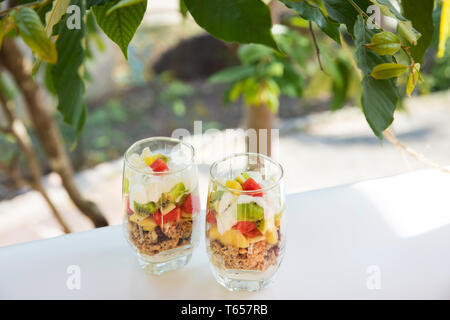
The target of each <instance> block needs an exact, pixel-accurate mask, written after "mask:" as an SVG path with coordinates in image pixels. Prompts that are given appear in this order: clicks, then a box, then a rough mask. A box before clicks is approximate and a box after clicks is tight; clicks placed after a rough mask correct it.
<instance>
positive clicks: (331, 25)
mask: <svg viewBox="0 0 450 320" xmlns="http://www.w3.org/2000/svg"><path fill="white" fill-rule="evenodd" d="M281 2H283V3H284V4H285V5H286V6H287V7H288V8H291V9H294V10H295V11H297V12H298V14H299V15H300V16H301V17H302V18H303V19H306V20H309V21H313V22H315V23H316V24H317V26H318V27H319V28H320V29H321V30H322V31H323V32H324V33H325V34H327V35H328V36H329V37H330V38H331V39H333V40H334V41H336V42H337V43H341V38H340V33H339V23H337V22H335V21H333V20H331V19H328V18H327V17H326V16H325V14H324V13H323V12H322V10H321V9H320V8H318V7H315V6H313V5H310V4H308V3H307V2H298V1H288V0H281Z"/></svg>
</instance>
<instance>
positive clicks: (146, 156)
mask: <svg viewBox="0 0 450 320" xmlns="http://www.w3.org/2000/svg"><path fill="white" fill-rule="evenodd" d="M141 159H142V161H144V162H145V164H146V165H148V166H149V165H151V164H152V162H153V161H154V160H155V159H153V154H152V152H151V150H150V148H149V147H145V148H144V150H142V152H141Z"/></svg>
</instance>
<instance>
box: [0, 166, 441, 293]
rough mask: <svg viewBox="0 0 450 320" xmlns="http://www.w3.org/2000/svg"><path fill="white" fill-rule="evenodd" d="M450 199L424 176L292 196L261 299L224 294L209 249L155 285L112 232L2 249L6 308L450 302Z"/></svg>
mask: <svg viewBox="0 0 450 320" xmlns="http://www.w3.org/2000/svg"><path fill="white" fill-rule="evenodd" d="M449 190H450V178H449V176H448V174H445V173H441V172H438V171H434V170H424V171H417V172H413V173H408V174H404V175H400V176H395V177H389V178H383V179H377V180H372V181H366V182H362V183H357V184H353V185H347V186H339V187H334V188H327V189H322V190H316V191H310V192H305V193H299V194H292V195H288V197H287V212H288V213H287V218H288V234H287V250H286V254H285V257H284V260H283V262H282V264H281V267H280V270H279V272H278V274H277V276H276V278H275V282H274V284H272V285H271V286H270V287H268V288H266V289H264V290H262V291H260V292H257V293H247V292H228V291H227V290H226V289H224V288H222V287H221V286H220V285H219V284H217V283H216V282H215V280H214V278H213V276H212V275H211V273H210V271H209V268H208V261H207V257H206V253H205V245H204V242H202V243H201V244H200V245H199V247H198V248H196V250H195V252H194V255H193V258H192V260H191V262H190V263H189V264H188V265H187V266H186V267H185V268H183V269H181V270H177V271H172V272H169V273H166V274H163V275H161V276H154V275H150V274H148V273H146V272H145V271H144V270H142V269H140V268H139V267H138V264H137V261H136V259H135V257H134V253H133V252H132V250H131V249H130V247H129V246H128V244H127V242H126V240H125V238H124V236H123V234H122V228H121V226H113V227H106V228H102V229H97V230H94V231H88V232H82V233H77V234H70V235H66V236H61V237H58V238H53V239H47V240H40V241H34V242H30V243H25V244H19V245H14V246H9V247H3V248H0V298H3V299H11V298H25V299H28V298H39V299H53V298H56V299H96V298H98V299H397V298H402V299H416V298H420V299H432V298H433V299H449V298H450V201H449ZM74 265H75V266H77V267H79V271H80V288H79V289H69V288H70V286H69V287H68V286H67V282H68V280H70V277H71V274H69V273H68V271H69V272H70V266H74Z"/></svg>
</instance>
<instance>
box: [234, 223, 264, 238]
mask: <svg viewBox="0 0 450 320" xmlns="http://www.w3.org/2000/svg"><path fill="white" fill-rule="evenodd" d="M233 229H235V230H239V231H240V232H242V234H243V235H245V236H247V237H249V238H253V237H255V236H257V235H259V234H260V232H259V230H258V229H257V228H256V224H255V223H254V222H250V221H239V222H238V223H236V224H235V225H234V226H233Z"/></svg>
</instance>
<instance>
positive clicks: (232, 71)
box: [209, 66, 255, 83]
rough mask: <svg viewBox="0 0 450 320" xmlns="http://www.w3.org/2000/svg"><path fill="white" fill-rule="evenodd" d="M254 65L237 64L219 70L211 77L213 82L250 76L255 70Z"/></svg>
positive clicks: (237, 79)
mask: <svg viewBox="0 0 450 320" xmlns="http://www.w3.org/2000/svg"><path fill="white" fill-rule="evenodd" d="M254 69H255V68H254V67H253V66H237V67H231V68H227V69H225V70H222V71H219V72H217V73H216V74H214V75H212V77H211V78H209V81H210V82H211V83H225V82H235V81H239V80H242V79H244V78H246V77H249V76H250V75H252V74H253V72H254Z"/></svg>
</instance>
